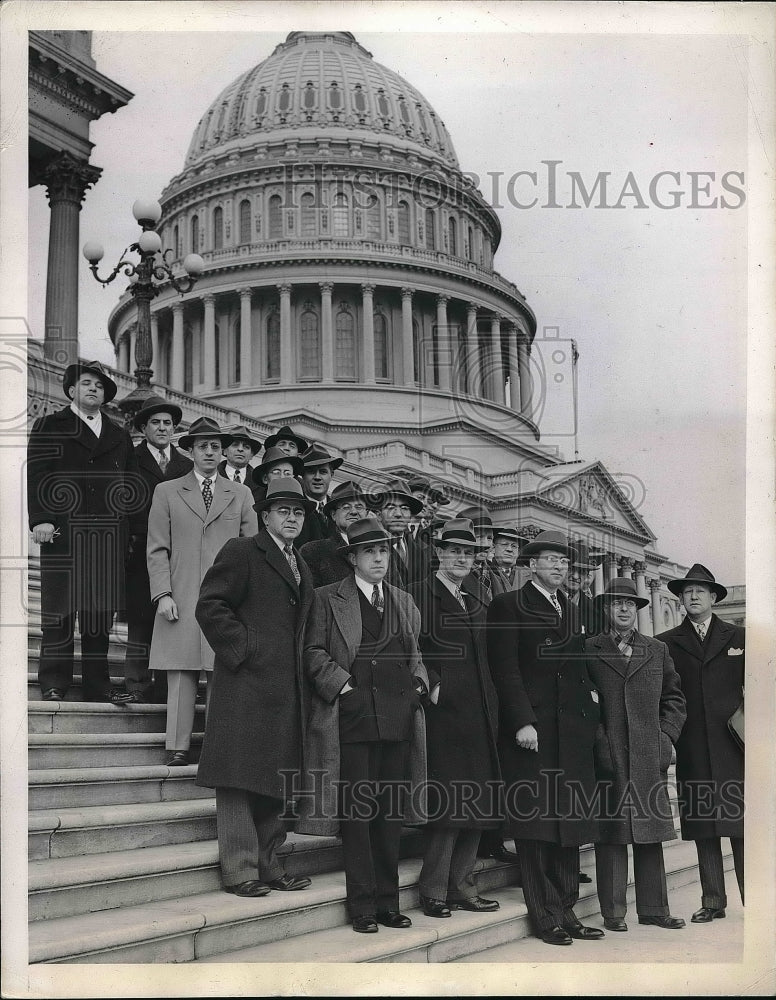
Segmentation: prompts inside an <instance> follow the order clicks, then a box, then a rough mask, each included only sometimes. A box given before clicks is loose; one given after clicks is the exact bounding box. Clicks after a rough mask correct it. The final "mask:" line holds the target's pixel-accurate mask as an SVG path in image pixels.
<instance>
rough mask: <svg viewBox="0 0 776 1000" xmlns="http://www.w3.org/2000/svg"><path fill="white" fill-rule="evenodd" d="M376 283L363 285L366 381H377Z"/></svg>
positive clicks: (368, 383)
mask: <svg viewBox="0 0 776 1000" xmlns="http://www.w3.org/2000/svg"><path fill="white" fill-rule="evenodd" d="M374 291H375V286H374V285H362V286H361V296H362V309H363V315H364V382H366V384H367V385H374V383H375V322H374V320H375V317H374V299H373V296H374Z"/></svg>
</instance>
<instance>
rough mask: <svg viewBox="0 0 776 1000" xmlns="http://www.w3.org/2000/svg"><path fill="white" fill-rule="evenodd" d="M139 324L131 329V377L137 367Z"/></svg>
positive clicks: (129, 352) (128, 366)
mask: <svg viewBox="0 0 776 1000" xmlns="http://www.w3.org/2000/svg"><path fill="white" fill-rule="evenodd" d="M136 354H137V323H133V324H132V326H130V328H129V351H128V357H127V361H128V365H127V372H129V374H130V375H131V374H132V372H133V370H134V368H135V366H136V365H137V357H136Z"/></svg>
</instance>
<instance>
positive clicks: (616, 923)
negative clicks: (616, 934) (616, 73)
mask: <svg viewBox="0 0 776 1000" xmlns="http://www.w3.org/2000/svg"><path fill="white" fill-rule="evenodd" d="M604 927H605V928H606V929H607V930H608V931H627V929H628V925H627V924H626V923H625V921H624V920H618V919H617V918H616V917H604Z"/></svg>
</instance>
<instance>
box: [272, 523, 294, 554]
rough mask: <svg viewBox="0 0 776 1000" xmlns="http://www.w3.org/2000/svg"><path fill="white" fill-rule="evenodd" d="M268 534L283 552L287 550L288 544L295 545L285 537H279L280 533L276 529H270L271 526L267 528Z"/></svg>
mask: <svg viewBox="0 0 776 1000" xmlns="http://www.w3.org/2000/svg"><path fill="white" fill-rule="evenodd" d="M267 534H268V535H269V537H270V538H271V539H272V541H273V542H274V543H275V545H277V547H278V548H279V549H280V551H281V552H283V551H285V548H286V545H293V542H287V541H286V540H285V538H280V537H278V535H276V534H275V533H274V531H270V530H269V528H267Z"/></svg>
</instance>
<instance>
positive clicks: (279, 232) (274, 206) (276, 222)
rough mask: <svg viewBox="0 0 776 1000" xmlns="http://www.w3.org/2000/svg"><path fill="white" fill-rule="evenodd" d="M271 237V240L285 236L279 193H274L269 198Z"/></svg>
mask: <svg viewBox="0 0 776 1000" xmlns="http://www.w3.org/2000/svg"><path fill="white" fill-rule="evenodd" d="M269 238H270V239H271V240H280V239H282V238H283V218H282V216H281V214H280V195H279V194H273V195H272V197H271V198H270V200H269Z"/></svg>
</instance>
